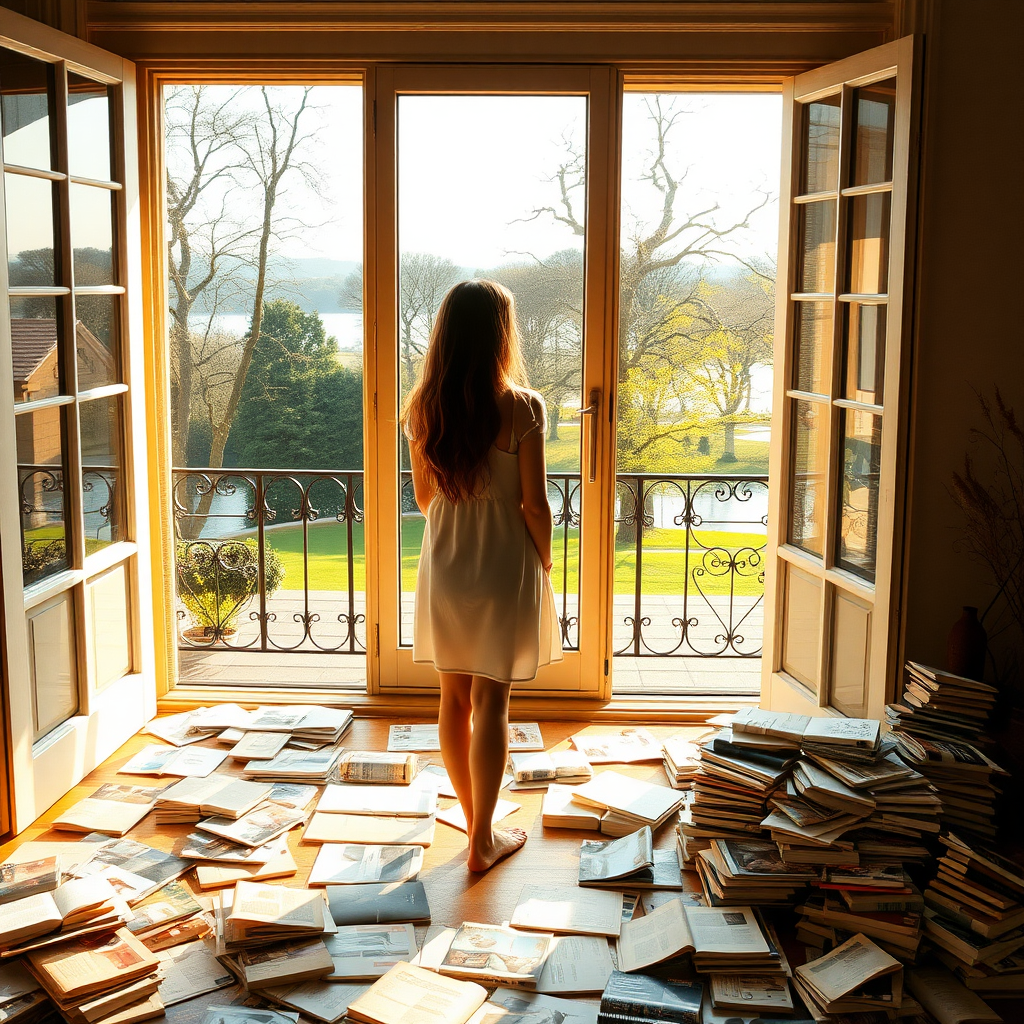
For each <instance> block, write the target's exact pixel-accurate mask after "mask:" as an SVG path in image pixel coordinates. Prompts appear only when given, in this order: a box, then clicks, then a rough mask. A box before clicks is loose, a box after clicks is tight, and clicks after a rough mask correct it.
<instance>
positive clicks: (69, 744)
mask: <svg viewBox="0 0 1024 1024" xmlns="http://www.w3.org/2000/svg"><path fill="white" fill-rule="evenodd" d="M134 81H135V80H134V65H132V64H131V63H130V62H128V61H125V60H123V59H122V58H120V57H118V56H115V55H114V54H111V53H107V52H105V51H103V50H99V49H97V48H96V47H94V46H90V45H88V44H86V43H83V42H82V41H80V40H78V39H75V38H73V37H71V36H67V35H64V34H63V33H60V32H57V31H55V30H53V29H49V28H47V27H45V26H42V25H40V24H38V23H37V22H34V21H31V20H29V19H28V18H23V17H20V16H19V15H16V14H13V13H11V12H9V11H5V10H2V9H0V121H2V127H3V141H2V158H3V163H4V174H3V181H2V186H0V200H2V202H0V210H2V211H3V214H4V217H3V222H2V223H3V230H2V231H0V244H2V245H3V254H2V256H0V378H3V379H5V380H6V381H7V384H6V385H4V387H3V388H2V389H0V392H2V397H0V424H2V426H0V558H2V561H0V571H2V582H3V589H2V602H3V605H2V610H3V616H2V618H3V631H2V634H0V644H2V653H3V667H4V688H3V701H4V706H5V707H4V710H5V712H6V717H7V722H8V727H9V733H8V736H7V737H5V742H4V743H3V747H4V751H5V757H6V762H7V763H6V765H4V768H5V769H6V772H5V774H6V777H7V778H8V779H9V780H12V790H13V792H12V793H10V794H9V795H8V796H9V802H10V811H11V813H10V817H9V822H8V824H9V826H10V828H11V829H12V830H13V831H18V830H21V829H23V828H25V827H26V826H27V825H28V824H30V823H31V821H32V820H33V819H34V818H35V817H36V816H38V815H39V814H40V813H42V812H43V811H45V810H46V808H47V807H49V806H50V805H51V804H53V803H54V802H55V801H56V800H58V799H59V798H60V797H62V796H63V795H64V794H65V793H66V792H67V790H68V788H69V787H70V786H72V785H74V784H75V783H77V782H78V781H79V780H80V779H81V778H82V777H83V776H84V775H85V774H86V773H88V772H89V771H91V770H92V769H93V768H94V767H96V766H97V765H98V764H99V763H100V762H102V760H103V759H104V758H105V757H107V756H109V754H110V753H112V752H113V751H114V750H115V749H116V748H117V747H118V746H119V745H120V744H121V743H123V742H124V741H125V740H126V739H127V738H128V737H129V736H131V735H132V734H133V733H134V732H136V731H137V730H138V729H139V727H140V726H141V725H142V724H143V723H144V722H145V721H147V719H148V718H149V717H151V716H152V714H153V712H154V709H155V688H154V678H153V676H154V673H153V643H152V623H151V611H150V609H149V594H150V582H149V578H150V573H149V548H148V542H147V540H146V534H147V530H148V509H147V503H146V496H147V486H146V464H145V443H144V437H145V429H144V409H143V401H142V397H141V395H142V387H141V386H140V387H139V389H138V396H137V395H136V389H135V387H134V381H135V379H136V377H139V376H141V372H142V363H143V352H142V342H141V336H142V331H141V309H140V305H139V301H138V299H139V296H138V287H139V284H138V282H139V269H138V268H139V266H140V259H139V228H138V225H139V211H138V202H139V197H138V180H137V178H138V172H137V166H136V165H137V159H136V155H135V148H136V130H135V103H136V100H135V87H134ZM8 740H9V742H8Z"/></svg>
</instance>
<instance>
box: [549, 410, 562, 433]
mask: <svg viewBox="0 0 1024 1024" xmlns="http://www.w3.org/2000/svg"><path fill="white" fill-rule="evenodd" d="M561 412H562V407H561V406H560V405H559V403H558V402H552V403H551V406H550V412H549V413H548V440H549V441H557V440H558V420H559V417H560V416H561Z"/></svg>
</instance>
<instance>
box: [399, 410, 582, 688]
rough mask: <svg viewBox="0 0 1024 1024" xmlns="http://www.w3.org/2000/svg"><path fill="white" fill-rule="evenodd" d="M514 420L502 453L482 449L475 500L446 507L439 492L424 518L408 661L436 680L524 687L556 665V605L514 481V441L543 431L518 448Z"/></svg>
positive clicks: (558, 651)
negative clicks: (431, 670)
mask: <svg viewBox="0 0 1024 1024" xmlns="http://www.w3.org/2000/svg"><path fill="white" fill-rule="evenodd" d="M527 409H529V405H528V404H527ZM517 410H518V404H517V405H516V406H515V407H514V410H513V416H512V421H513V430H512V441H511V443H510V445H509V449H510V450H509V451H503V450H502V449H500V448H497V447H495V446H494V445H492V446H491V448H490V451H489V454H488V458H487V464H488V467H489V473H488V474H486V476H487V478H486V479H484V480H482V481H481V483H480V485H479V487H478V490H477V493H476V494H475V495H474V496H473V497H471V498H469V499H467V500H465V501H461V502H459V503H458V504H452V503H451V502H450V501H449V500H448V499H447V498H445V497H444V495H443V494H441V493H440V492H438V493H437V494H435V496H434V498H433V500H432V501H431V503H430V505H429V506H428V508H427V525H426V529H425V530H424V532H423V547H422V550H421V552H420V563H419V570H418V573H417V576H416V607H415V615H414V619H413V644H412V660H413V661H414V662H417V663H420V664H431V665H433V666H434V667H435V668H436V669H437V670H438V671H439V672H452V673H466V674H470V675H476V676H485V677H487V678H489V679H496V680H499V681H501V682H513V683H514V682H526V681H528V680H530V679H533V678H534V677H535V676H536V675H537V670H538V668H540V667H541V666H542V665H548V664H550V663H551V662H553V661H561V660H562V642H561V633H560V630H559V626H558V617H557V615H556V613H555V596H554V593H553V591H552V589H551V581H550V579H549V578H548V576H547V573H545V572H544V567H543V565H542V564H541V560H540V555H538V554H537V549H536V547H535V546H534V543H533V540H532V538H531V537H530V534H529V531H528V530H527V529H526V520H525V518H524V517H523V508H522V501H523V492H522V486H521V484H520V481H519V459H518V451H519V441H521V440H522V438H523V437H525V436H526V435H527V434H529V433H531V432H532V431H533V430H543V423H538V422H536V421H534V422H533V423H532V424H531V425H530V427H529V428H528V429H527V430H524V431H523V432H522V434H521V435H520V436H519V437H518V438H517V436H516V431H515V422H516V411H517ZM520 415H521V414H520ZM530 415H531V418H532V414H530Z"/></svg>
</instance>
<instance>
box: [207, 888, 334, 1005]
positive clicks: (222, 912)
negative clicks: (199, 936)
mask: <svg viewBox="0 0 1024 1024" xmlns="http://www.w3.org/2000/svg"><path fill="white" fill-rule="evenodd" d="M215 919H216V954H217V959H218V960H220V962H221V963H222V964H223V965H224V966H225V967H227V968H228V970H230V971H231V973H232V974H234V975H235V977H237V978H238V980H239V981H241V982H242V984H243V985H245V986H246V988H250V989H261V988H266V987H268V986H272V985H286V984H297V983H298V982H300V981H308V980H310V979H312V978H324V977H326V976H327V975H329V974H331V973H332V972H333V970H334V960H333V959H332V957H331V954H330V952H329V951H328V949H327V946H326V945H325V943H324V936H325V935H326V934H332V933H334V932H335V931H336V930H337V927H336V925H335V924H334V921H333V919H332V918H331V914H330V910H329V909H328V906H327V899H326V897H325V895H324V892H323V890H321V889H290V888H287V887H285V886H283V885H263V884H261V883H259V882H244V881H243V882H239V883H238V884H237V885H236V886H235V889H234V892H233V893H226V892H225V893H222V894H221V899H220V901H219V904H218V906H217V907H216V909H215Z"/></svg>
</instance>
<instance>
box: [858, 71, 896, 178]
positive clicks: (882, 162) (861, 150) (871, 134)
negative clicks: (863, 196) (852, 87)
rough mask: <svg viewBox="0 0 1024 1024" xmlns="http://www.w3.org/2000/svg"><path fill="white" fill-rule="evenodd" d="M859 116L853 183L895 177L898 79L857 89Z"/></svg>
mask: <svg viewBox="0 0 1024 1024" xmlns="http://www.w3.org/2000/svg"><path fill="white" fill-rule="evenodd" d="M854 97H855V98H854V108H855V114H854V117H855V118H856V121H855V127H854V145H853V176H852V177H853V180H852V182H851V184H853V185H873V184H876V183H877V182H880V181H892V140H893V127H894V125H895V122H896V116H895V115H896V79H895V78H890V79H888V80H887V81H885V82H878V83H877V84H876V85H872V86H868V87H867V88H864V89H857V90H856V91H855V93H854Z"/></svg>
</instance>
